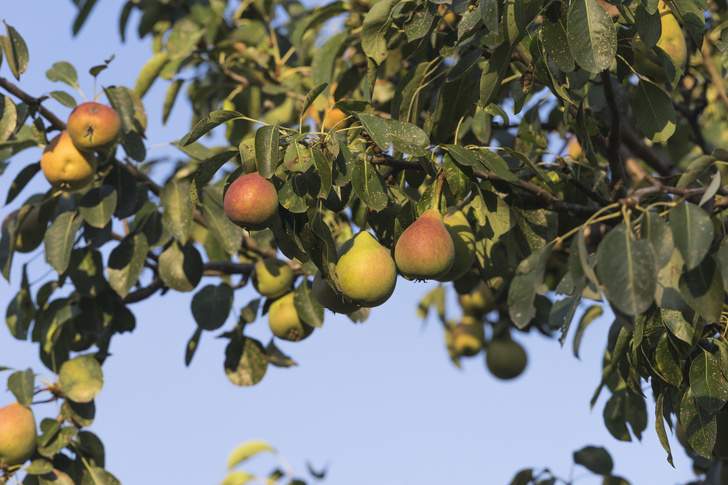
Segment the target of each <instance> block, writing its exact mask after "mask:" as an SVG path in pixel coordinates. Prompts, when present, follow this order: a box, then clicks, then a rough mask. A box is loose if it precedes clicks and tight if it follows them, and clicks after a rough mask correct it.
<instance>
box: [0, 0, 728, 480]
mask: <svg viewBox="0 0 728 485" xmlns="http://www.w3.org/2000/svg"><path fill="white" fill-rule="evenodd" d="M74 3H76V5H77V8H78V15H77V18H76V21H75V22H74V25H73V33H74V34H76V33H78V32H79V31H80V29H82V28H83V26H84V23H85V22H86V20H87V19H88V17H89V14H90V13H91V11H92V9H93V8H94V6H95V4H96V1H95V0H85V1H75V2H74ZM132 13H133V14H134V15H132ZM137 14H138V15H137ZM131 18H134V19H136V18H138V24H136V25H132V24H131V23H130V19H131ZM727 19H728V5H727V4H726V3H725V2H718V1H710V2H707V1H699V0H674V1H672V0H671V1H667V2H664V1H662V0H633V1H625V2H621V3H611V2H608V1H607V0H571V1H560V0H555V1H552V2H544V1H541V0H531V1H529V2H521V1H514V0H503V1H500V0H479V1H478V0H473V1H470V0H454V1H451V2H449V3H448V2H439V1H426V0H416V1H413V0H402V1H400V0H379V1H369V0H351V1H349V2H347V1H336V2H332V3H327V4H321V5H315V6H311V5H309V4H304V3H301V2H298V1H296V0H284V1H281V2H276V1H271V0H252V1H246V2H241V3H237V2H229V1H223V0H187V1H182V0H180V1H175V0H142V1H139V0H130V1H128V2H126V3H125V4H124V6H123V8H122V9H121V11H120V13H119V34H120V36H121V39H122V40H123V39H124V38H125V37H126V36H128V35H138V36H139V37H142V38H145V37H151V38H152V39H153V43H152V44H153V52H152V53H151V57H150V58H149V60H148V61H147V62H146V64H145V65H144V67H143V69H142V70H141V72H139V74H138V77H137V81H136V84H135V85H134V86H122V85H114V84H109V80H104V82H103V86H104V87H103V89H102V92H101V93H100V96H99V99H98V100H97V101H99V102H100V103H101V104H102V105H103V106H102V107H101V108H99V109H100V110H101V111H100V114H99V115H98V116H99V117H100V118H99V119H95V118H93V117H94V116H96V113H97V111H96V108H94V109H93V110H92V109H91V108H92V107H91V106H90V105H88V104H86V103H84V104H80V105H78V106H77V101H76V98H75V97H74V95H72V94H70V93H69V91H71V92H73V91H72V90H74V89H75V90H78V89H79V76H86V75H87V74H85V73H83V74H79V73H78V71H77V70H76V68H75V67H74V66H73V65H71V64H70V63H68V62H65V61H59V62H57V63H55V64H54V65H53V66H52V67H51V68H50V69H49V70H48V71H47V72H46V77H47V78H48V80H49V81H50V82H53V83H57V86H58V89H57V90H54V91H51V92H50V93H48V94H43V95H41V94H40V93H32V92H28V91H27V90H26V89H25V88H24V87H23V73H24V72H25V71H26V69H27V68H28V64H29V62H30V56H29V52H28V48H27V46H26V43H25V41H24V39H23V35H25V34H24V33H23V32H18V31H17V30H16V29H15V28H13V27H12V26H11V25H9V24H6V32H5V35H3V36H0V44H1V45H2V51H1V52H2V57H1V58H0V61H1V62H2V64H4V65H5V67H6V68H7V69H8V70H9V71H10V72H11V73H12V75H13V76H14V78H15V79H11V78H3V77H0V92H2V96H1V97H0V103H2V104H1V105H0V174H2V171H4V170H5V168H6V167H8V166H9V165H10V164H12V163H13V160H14V157H15V156H16V155H17V154H18V153H20V152H22V151H25V150H31V149H37V148H39V147H40V148H42V149H43V155H42V157H41V159H40V161H39V162H37V163H32V164H29V165H27V166H26V167H24V168H23V169H22V170H21V171H20V172H19V173H18V175H17V177H16V178H15V180H14V181H13V183H12V185H11V187H10V190H9V191H8V193H7V196H6V205H8V204H13V203H15V204H18V203H19V201H20V200H24V202H22V204H20V206H19V209H18V210H17V211H16V212H13V213H11V214H8V215H7V217H6V218H5V220H4V221H3V227H2V237H1V238H0V272H1V273H2V275H3V276H4V277H5V278H6V279H9V278H10V272H11V267H12V266H13V265H18V264H24V263H26V264H27V263H28V259H27V258H28V256H26V254H27V253H31V252H35V251H37V252H42V253H43V254H44V258H45V262H46V263H47V265H48V266H49V267H50V269H51V271H52V272H51V276H50V277H48V278H47V279H46V280H45V281H44V282H43V284H42V286H40V287H38V288H34V287H32V285H31V283H30V282H29V278H28V277H27V271H26V266H23V271H22V278H21V281H20V282H19V285H18V282H15V281H13V282H12V283H13V284H14V285H15V287H16V289H17V294H16V296H15V297H14V298H13V299H12V301H11V303H10V305H9V306H8V309H7V313H6V323H7V326H8V328H9V331H10V333H11V334H12V336H13V337H14V338H16V339H20V340H27V339H30V340H31V341H32V342H34V343H36V344H37V347H38V351H39V353H40V356H41V360H42V362H43V364H44V365H45V366H46V367H47V368H48V370H50V371H52V372H53V374H54V375H56V376H57V379H56V381H55V382H53V383H43V386H42V388H41V387H40V386H39V385H38V384H37V382H38V379H37V376H36V372H35V371H34V370H33V369H28V370H25V371H14V372H11V373H10V375H9V377H8V380H7V388H8V389H9V390H10V391H12V393H13V394H14V395H15V397H16V399H17V401H18V403H19V404H20V406H21V407H22V408H24V409H27V408H31V409H32V404H33V402H34V401H35V400H36V399H40V398H42V399H52V400H58V401H60V402H62V403H63V405H62V407H61V409H62V411H61V414H60V415H59V416H57V417H52V418H45V419H43V420H42V421H40V423H39V424H40V434H39V436H38V437H37V440H35V442H34V443H33V445H32V449H28V450H25V449H22V450H18V449H17V443H18V442H19V441H17V442H15V444H12V443H11V444H10V445H8V444H5V443H3V441H2V436H0V468H1V469H2V472H3V475H2V477H0V481H6V482H7V481H8V480H10V479H12V477H13V476H15V474H16V473H18V471H19V470H21V471H22V472H23V473H25V479H24V481H23V483H31V484H32V483H46V482H48V483H82V484H86V483H97V482H98V481H103V482H105V483H118V480H116V479H115V478H114V477H113V475H112V474H111V472H109V471H106V470H105V469H104V456H103V445H102V444H101V440H100V439H99V438H98V437H97V436H96V435H95V434H93V433H92V432H91V431H89V430H87V429H85V428H87V427H89V426H90V425H91V423H92V422H93V419H94V413H95V407H94V401H93V400H94V398H95V397H96V396H97V395H98V393H99V392H101V390H102V387H103V371H102V369H103V364H104V362H105V360H106V359H107V357H108V356H109V355H110V350H111V348H112V346H113V340H114V337H115V336H116V335H118V334H121V333H125V332H133V331H134V329H135V326H136V318H137V317H136V316H135V313H134V304H135V303H137V302H140V301H142V300H146V299H148V298H158V297H162V295H164V293H166V292H168V291H174V292H181V293H189V294H190V305H191V314H192V317H193V318H194V320H195V321H196V323H197V325H198V328H197V330H196V331H195V332H194V334H193V335H192V336H191V337H190V339H189V342H188V345H187V349H186V358H185V362H186V364H187V365H189V364H190V362H191V361H192V360H193V358H194V356H195V353H196V351H197V348H198V344H199V342H200V339H201V338H202V336H203V334H205V333H206V332H207V333H213V334H214V335H216V336H218V337H221V338H223V339H225V340H226V341H227V342H228V343H227V347H226V350H225V355H223V356H221V359H222V360H223V361H224V372H225V374H226V375H227V377H228V379H229V380H230V382H231V384H232V385H236V386H252V385H255V384H257V383H258V382H260V381H261V380H262V379H263V378H265V376H266V371H267V369H268V367H269V366H271V365H273V366H277V367H283V368H285V367H289V366H292V365H294V364H295V362H294V359H295V355H291V356H289V355H286V354H285V353H284V352H282V351H281V349H280V348H279V347H278V346H277V345H276V341H277V340H280V339H282V340H292V341H299V340H304V339H305V338H306V337H308V336H309V335H311V334H312V333H316V332H325V331H326V328H325V326H324V322H325V320H326V318H327V316H328V315H330V313H329V312H330V311H334V312H336V313H344V314H347V315H348V317H349V318H350V319H351V320H352V321H353V322H355V323H359V322H365V321H366V320H367V319H370V318H371V319H375V318H378V315H377V308H376V307H377V306H379V305H381V304H382V303H384V302H385V301H387V299H389V298H390V296H391V295H392V292H393V291H394V287H395V285H408V284H413V283H412V281H416V280H434V281H439V282H440V284H439V285H437V286H436V287H434V289H432V290H431V291H429V292H427V293H426V294H424V295H422V298H421V300H420V301H419V302H411V303H412V305H418V311H419V314H420V316H421V317H422V318H426V317H427V315H428V313H434V314H436V315H437V318H438V319H439V320H440V321H441V323H442V325H443V328H444V330H445V332H444V334H445V344H446V345H447V348H448V351H449V354H450V357H451V360H452V362H453V363H454V364H455V365H459V362H460V360H461V359H466V358H470V357H473V356H484V358H485V360H486V364H487V367H488V369H489V371H490V372H491V373H492V374H493V375H494V376H496V377H498V378H501V379H504V380H508V379H512V378H515V377H517V376H518V375H520V373H521V372H523V369H524V367H525V365H526V362H527V354H526V351H525V350H524V349H523V347H522V346H521V345H520V344H519V343H518V341H517V340H518V339H517V338H516V339H513V338H512V335H514V336H515V335H517V332H540V333H542V334H544V335H547V336H551V337H553V338H554V340H555V341H557V342H559V343H561V344H562V345H563V344H564V343H565V342H566V340H567V338H570V339H571V341H572V343H573V345H572V347H573V352H574V354H575V355H578V352H579V345H580V342H581V339H582V336H583V334H584V332H585V331H586V330H587V327H588V325H589V324H590V323H591V322H592V321H594V319H596V318H597V317H599V316H601V315H602V312H603V308H604V307H606V306H608V307H609V308H610V309H611V311H612V312H613V313H614V315H615V319H614V322H613V324H612V327H611V331H610V335H609V338H608V341H607V342H605V344H604V345H605V353H604V364H603V373H602V377H601V384H600V385H599V387H598V389H597V390H596V392H595V395H594V400H593V401H592V405H593V404H594V402H596V399H597V397H598V396H599V395H600V394H601V393H608V395H609V398H608V400H607V403H606V407H605V409H604V412H603V416H604V424H605V426H606V428H607V429H608V430H609V432H610V433H611V434H612V435H613V436H614V437H615V438H616V439H618V440H623V441H628V440H631V439H632V437H636V438H638V439H639V438H641V436H642V434H643V433H644V432H653V431H646V427H647V406H648V405H649V406H654V409H655V411H654V413H655V415H656V416H657V417H658V419H657V422H656V424H655V431H654V432H655V433H657V436H658V437H659V441H660V443H661V444H662V446H663V447H664V449H665V453H666V458H667V460H668V461H670V462H672V454H673V453H674V450H673V449H672V448H671V446H670V441H669V440H668V434H669V433H670V430H672V429H673V428H675V431H676V433H677V435H678V437H679V439H680V440H681V444H682V445H683V446H684V447H685V449H686V452H687V453H688V454H689V455H690V456H691V458H693V459H694V465H695V469H696V472H698V473H699V474H704V475H705V477H706V478H705V480H706V483H728V478H722V479H721V478H720V477H721V474H723V476H724V477H725V476H726V475H728V469H727V470H725V471H724V470H723V466H722V460H724V459H728V409H727V408H726V402H727V401H728V340H726V329H727V328H728V327H727V325H728V313H726V310H725V309H726V306H725V305H726V290H728V242H726V240H725V235H726V229H727V228H728V226H727V225H726V218H725V209H726V208H727V207H728V190H727V189H726V188H725V187H724V184H723V183H722V177H723V176H726V175H728V172H727V171H726V166H727V165H728V140H726V139H725V136H724V134H723V132H724V130H725V128H727V127H728V126H727V125H728V118H727V117H726V110H728V94H726V85H725V82H724V73H725V69H726V68H727V67H728V54H727V52H728V50H727V48H728V43H726V40H725V35H724V33H723V29H724V26H725V23H726V20H727ZM111 63H113V58H110V59H108V60H106V61H105V62H104V63H103V64H100V65H98V66H95V67H93V68H92V69H91V70H90V72H89V73H88V76H91V77H93V78H94V79H97V78H99V79H103V75H104V70H105V69H106V68H107V67H108V66H109V65H110V64H111ZM111 82H112V83H113V80H112V81H111ZM155 83H157V84H164V85H165V86H166V93H167V94H166V97H165V99H164V105H163V108H162V122H163V123H166V122H167V121H168V120H169V118H170V117H171V116H174V113H175V107H176V105H178V104H180V103H187V104H188V105H189V106H191V108H192V117H191V119H190V120H189V123H188V126H189V128H188V131H187V133H179V137H178V139H177V140H176V141H175V143H174V145H175V147H176V148H177V149H178V153H179V155H178V159H177V160H175V161H174V163H172V164H166V165H165V173H164V175H163V174H162V171H160V170H157V169H158V168H159V167H160V166H161V165H162V161H160V160H156V159H155V158H154V157H152V156H150V155H149V154H148V152H147V148H148V147H147V145H146V139H145V131H146V130H147V127H148V124H149V123H155V122H156V120H151V119H148V117H147V115H146V110H145V95H146V94H147V93H148V91H149V89H150V88H151V86H152V85H153V84H155ZM69 88H70V89H69ZM51 101H53V102H57V103H60V104H61V105H63V106H65V107H67V108H76V110H75V111H74V112H73V113H74V114H72V116H77V117H80V119H81V120H82V121H78V119H76V120H72V119H71V118H70V117H69V118H68V119H66V120H64V119H61V118H59V116H57V115H56V114H54V113H53V109H52V108H53V104H51ZM106 106H110V107H111V108H113V110H111V109H108V108H107V107H106ZM178 109H179V108H178ZM109 120H113V121H109ZM84 123H87V124H84ZM107 133H108V134H109V136H108V139H107V138H104V136H105V135H106V134H107ZM209 135H215V136H214V137H211V136H209ZM83 137H85V141H83ZM91 139H93V140H91ZM79 140H81V141H79ZM89 140H91V141H89ZM206 140H216V141H215V142H213V143H206ZM219 140H224V141H223V142H222V143H220V142H219ZM210 145H212V146H210ZM39 172H40V174H39ZM43 176H45V178H46V179H47V180H48V182H49V185H48V190H47V191H46V192H45V193H38V194H28V193H26V192H27V191H24V189H25V187H26V186H27V185H28V184H29V182H30V181H31V180H32V179H34V177H43ZM21 196H22V197H21ZM39 248H42V249H39ZM203 277H205V278H204V279H203ZM248 285H251V286H253V287H254V288H255V290H256V292H257V295H258V296H257V297H256V298H253V299H252V300H250V301H246V302H244V304H243V305H242V307H243V308H242V311H240V313H239V315H236V316H235V317H236V318H235V320H236V321H235V323H234V325H226V322H228V321H229V316H230V313H231V311H232V308H233V302H234V300H235V297H236V291H237V290H239V289H241V288H244V287H248ZM448 293H450V294H453V293H454V294H457V295H458V296H457V301H458V303H459V306H460V308H451V307H447V306H446V301H448V299H447V298H446V295H447V294H448ZM237 294H239V293H237ZM405 303H410V302H405ZM582 303H587V304H588V305H589V306H588V308H587V310H586V311H585V312H584V314H583V316H582V317H581V318H580V319H579V321H573V320H574V316H575V314H576V310H577V307H578V306H579V305H580V304H582ZM257 320H262V321H266V320H267V322H268V324H269V325H270V329H271V337H270V340H268V341H265V342H263V341H260V340H259V339H256V338H253V337H251V336H250V335H249V334H248V333H246V327H247V326H248V325H249V324H252V323H254V322H256V321H257ZM300 345H305V342H302V343H301V344H300ZM7 364H9V365H12V363H7ZM5 370H7V368H5ZM268 379H271V377H268ZM273 379H274V377H273ZM37 395H43V396H44V397H40V396H37ZM5 409H7V408H3V409H2V410H0V430H3V429H4V430H6V431H7V430H9V429H10V428H2V426H10V425H8V424H3V423H4V422H5V423H10V422H11V421H12V422H16V421H17V420H18V419H20V418H17V419H16V418H13V419H6V421H3V420H2V417H3V414H2V412H3V410H5ZM18 409H20V408H18ZM10 411H13V413H15V414H13V416H15V415H16V414H18V415H22V414H23V411H22V409H21V410H19V411H16V408H12V409H11V410H9V411H7V412H8V415H10ZM8 432H9V431H8ZM1 434H2V433H0V435H1ZM265 446H267V445H264V444H261V443H248V444H246V445H245V446H243V447H241V448H240V449H238V450H236V453H237V454H238V455H239V456H238V458H239V460H238V461H237V462H235V463H232V465H235V464H237V463H238V462H241V461H243V460H245V458H246V457H247V456H250V455H251V454H254V453H256V452H260V451H265ZM9 448H12V450H10V449H9ZM11 451H12V452H11ZM26 452H27V453H26ZM28 460H30V461H28ZM574 460H575V463H577V464H580V465H584V466H586V467H587V468H588V469H589V470H591V471H592V472H594V473H596V474H598V475H604V476H605V483H624V482H626V480H624V479H622V478H619V477H616V476H612V474H611V473H612V466H611V463H612V462H611V458H610V457H609V455H608V453H607V452H606V451H605V450H603V449H597V448H595V447H586V448H584V449H582V450H580V451H579V452H577V453H575V455H574ZM233 461H235V460H233ZM232 465H231V466H232ZM726 468H728V467H726ZM311 472H312V475H313V476H314V477H316V476H317V475H319V474H318V473H316V472H315V471H313V470H311ZM546 475H548V476H546ZM546 475H544V474H538V473H535V472H534V471H533V470H524V471H522V472H520V473H518V474H517V475H516V476H515V478H514V481H513V483H514V484H524V485H525V484H529V483H552V482H549V480H552V479H553V480H555V479H556V478H555V477H554V476H551V475H549V474H546ZM246 477H247V473H245V472H240V471H238V472H231V475H230V476H229V477H228V481H226V483H228V484H233V483H245V481H246V480H247V479H248V478H246ZM271 480H272V482H273V481H278V480H280V483H296V480H297V479H296V480H293V479H292V478H291V477H290V476H288V475H286V474H285V473H282V474H277V472H273V475H272V479H271ZM291 480H293V481H291ZM620 480H621V482H620ZM272 482H271V483H272Z"/></svg>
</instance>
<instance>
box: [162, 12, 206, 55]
mask: <svg viewBox="0 0 728 485" xmlns="http://www.w3.org/2000/svg"><path fill="white" fill-rule="evenodd" d="M204 33H205V31H204V29H202V28H201V27H200V26H199V25H198V24H197V23H195V22H193V21H192V20H191V19H189V18H184V17H183V18H181V19H180V20H178V21H177V22H175V23H174V28H173V29H172V33H171V34H169V37H167V43H166V44H167V52H168V53H169V57H170V58H171V59H183V58H185V57H187V56H188V55H189V54H190V53H191V52H192V51H193V50H195V48H196V47H197V43H198V42H199V40H200V39H201V38H202V36H203V35H204Z"/></svg>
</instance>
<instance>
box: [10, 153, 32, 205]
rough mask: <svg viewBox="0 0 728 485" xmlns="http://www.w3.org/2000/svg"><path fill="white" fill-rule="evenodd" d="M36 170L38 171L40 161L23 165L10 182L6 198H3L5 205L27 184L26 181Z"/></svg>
mask: <svg viewBox="0 0 728 485" xmlns="http://www.w3.org/2000/svg"><path fill="white" fill-rule="evenodd" d="M38 172H40V162H35V163H31V164H29V165H26V166H25V167H23V169H22V170H21V171H20V172H19V173H18V175H17V176H16V177H15V180H13V183H11V184H10V189H9V190H8V197H7V199H5V204H6V205H7V204H9V203H11V202H12V201H14V200H15V198H16V197H17V196H18V194H20V191H21V190H23V189H24V188H25V186H26V185H28V182H30V180H31V179H32V178H33V177H34V176H35V174H37V173H38Z"/></svg>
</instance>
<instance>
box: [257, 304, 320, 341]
mask: <svg viewBox="0 0 728 485" xmlns="http://www.w3.org/2000/svg"><path fill="white" fill-rule="evenodd" d="M293 297H294V294H293V293H288V294H287V295H284V296H282V297H280V298H278V299H277V300H276V301H274V302H273V303H272V304H271V306H270V308H269V309H268V325H269V326H270V329H271V331H272V332H273V335H275V336H276V337H278V338H280V339H283V340H290V341H292V342H298V341H299V340H303V339H305V338H306V337H308V336H309V335H311V332H313V327H312V326H311V325H309V324H307V323H306V322H303V321H301V318H300V317H299V316H298V312H297V311H296V306H295V305H294V303H293Z"/></svg>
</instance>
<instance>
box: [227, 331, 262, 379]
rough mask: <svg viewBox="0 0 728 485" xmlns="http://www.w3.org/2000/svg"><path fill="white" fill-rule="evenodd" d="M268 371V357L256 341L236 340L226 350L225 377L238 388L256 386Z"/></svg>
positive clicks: (246, 338)
mask: <svg viewBox="0 0 728 485" xmlns="http://www.w3.org/2000/svg"><path fill="white" fill-rule="evenodd" d="M267 369H268V356H267V355H266V353H265V349H263V346H262V345H261V343H260V342H258V341H257V340H255V339H251V338H248V337H243V338H235V339H233V340H231V341H230V343H229V344H228V346H227V348H226V349H225V375H226V376H227V378H228V379H229V380H230V382H232V383H233V384H235V385H236V386H254V385H255V384H257V383H259V382H260V381H261V380H262V379H263V377H264V376H265V372H266V370H267Z"/></svg>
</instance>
